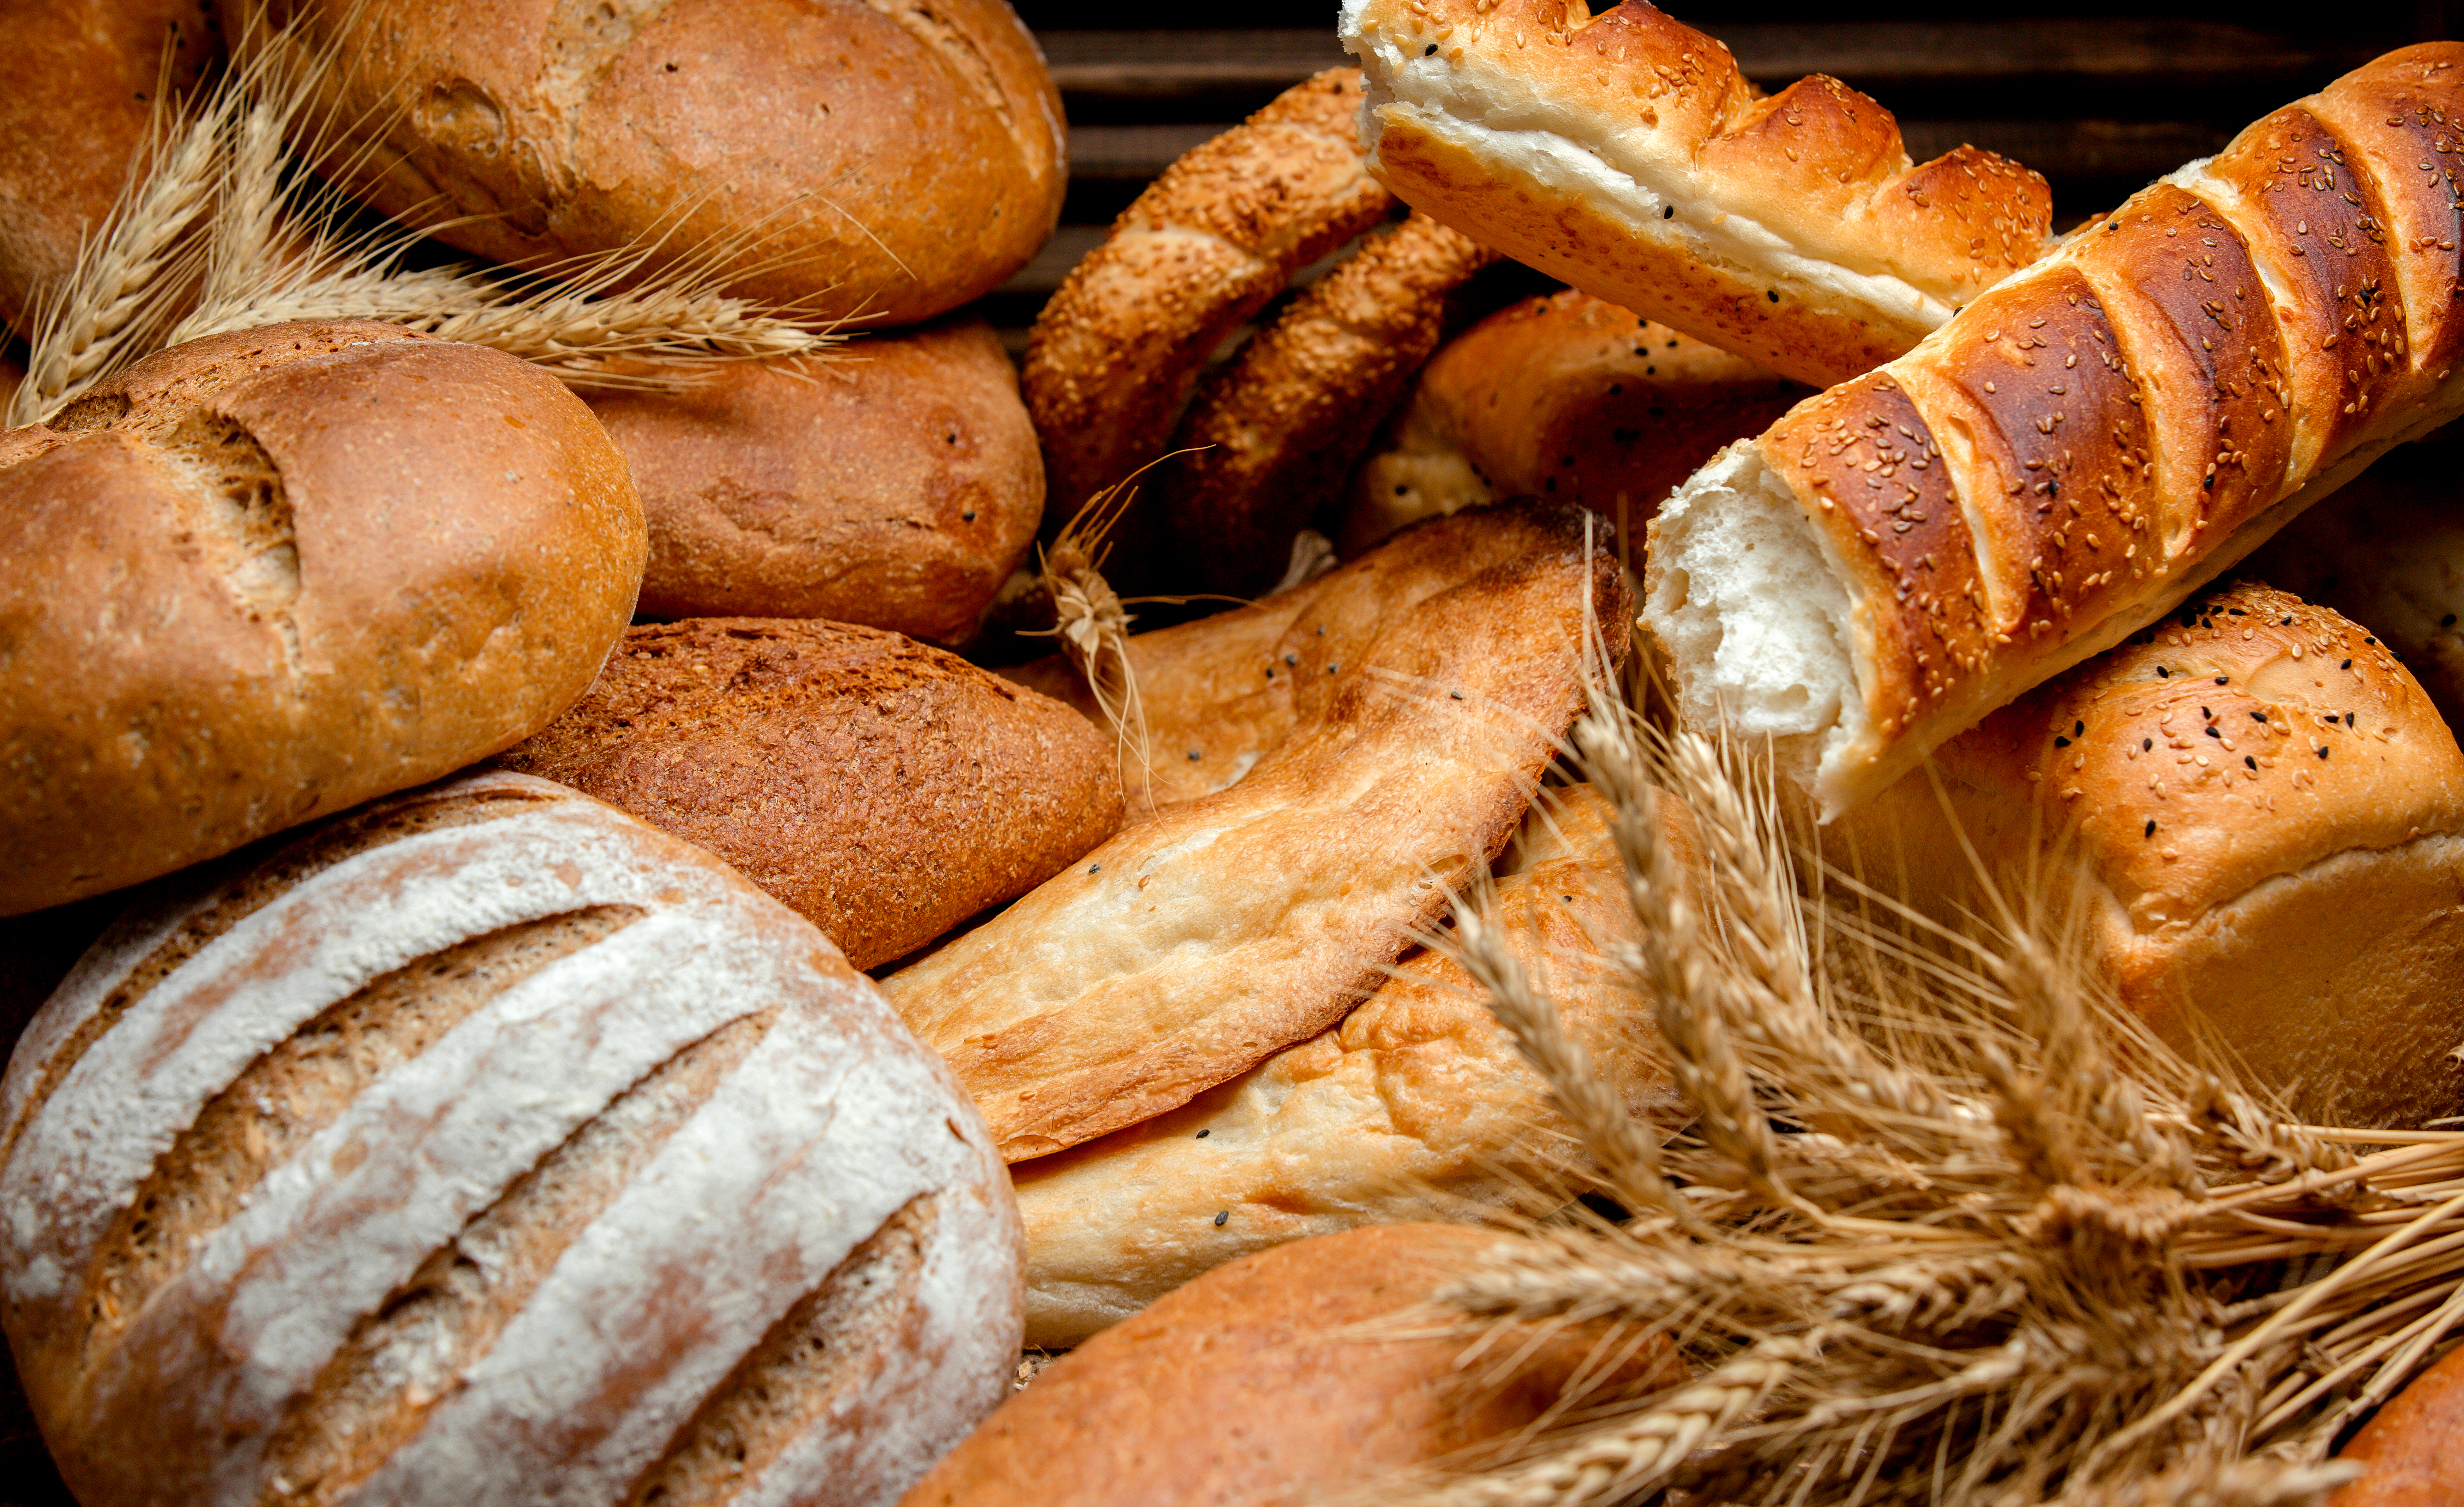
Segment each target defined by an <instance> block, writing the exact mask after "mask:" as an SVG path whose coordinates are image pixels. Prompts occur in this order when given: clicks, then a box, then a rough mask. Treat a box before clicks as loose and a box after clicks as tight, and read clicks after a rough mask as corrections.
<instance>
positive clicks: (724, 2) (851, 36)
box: [231, 0, 1068, 325]
mask: <svg viewBox="0 0 2464 1507" xmlns="http://www.w3.org/2000/svg"><path fill="white" fill-rule="evenodd" d="M264 9H265V11H266V13H267V17H268V19H270V20H271V21H272V22H273V23H274V24H277V25H278V24H281V23H283V22H285V21H294V20H296V22H297V25H298V27H299V28H300V30H299V32H298V35H299V37H300V38H301V40H302V41H303V42H304V43H305V44H306V45H307V46H309V47H311V48H327V49H330V50H332V52H333V53H334V55H337V56H339V57H341V58H342V59H344V60H345V62H346V64H347V66H345V67H342V68H340V69H337V70H334V71H333V74H332V77H331V79H330V81H328V82H326V84H325V86H324V87H323V88H322V90H321V92H320V94H319V98H318V99H317V100H314V101H312V106H313V107H312V108H309V109H307V110H304V111H302V112H300V113H299V116H298V118H297V125H298V127H299V134H298V136H297V140H298V142H299V144H301V145H302V146H303V147H306V146H309V145H314V146H315V147H316V148H317V149H318V150H319V152H320V153H322V154H323V157H322V165H323V166H325V167H326V169H327V170H328V171H332V172H336V173H338V174H339V175H341V177H343V178H344V179H345V181H347V182H349V183H350V184H351V186H352V187H353V188H354V189H355V190H356V191H357V192H358V193H359V194H360V195H361V196H362V197H363V198H365V199H366V200H367V201H368V203H369V204H370V205H371V206H373V207H374V208H376V209H377V210H379V211H382V212H384V213H385V214H388V215H392V216H394V217H396V218H399V219H403V220H405V221H406V222H407V223H412V224H416V225H419V226H422V227H426V228H432V233H433V234H434V235H435V236H436V237H437V238H438V239H439V240H443V241H445V242H447V243H449V244H451V245H454V246H458V247H461V248H462V249H463V250H465V251H470V252H475V253H477V254H478V255H482V256H486V257H488V258H490V259H492V260H495V261H503V262H515V263H529V264H532V265H539V264H543V263H553V262H556V261H558V260H560V259H562V258H567V257H573V256H587V255H592V254H595V253H602V252H622V253H625V254H627V255H639V256H640V257H641V258H642V262H641V265H642V268H643V273H644V275H646V276H649V275H656V274H659V273H662V272H686V273H703V274H707V273H708V272H709V271H711V270H713V268H714V264H715V266H716V268H717V269H718V270H720V271H722V272H724V273H725V274H726V277H725V281H726V286H727V288H728V290H729V291H730V292H733V293H737V294H741V295H743V296H746V297H748V298H754V299H763V300H766V301H769V302H773V303H779V304H787V305H792V306H794V307H795V308H796V309H797V310H799V311H800V312H801V313H803V314H806V315H809V316H811V317H812V318H814V319H816V320H833V319H860V320H863V321H867V322H871V323H879V324H883V325H892V324H911V323H914V322H916V321H920V320H926V319H930V318H932V317H933V316H935V315H936V314H940V313H943V312H945V311H947V310H950V309H954V308H957V306H958V305H960V304H962V303H966V302H968V301H970V300H971V299H976V298H979V297H980V296H982V295H984V294H986V293H989V292H991V291H992V290H993V289H995V288H997V287H999V286H1001V282H1002V281H1003V280H1005V279H1006V278H1007V277H1009V276H1010V274H1012V273H1014V272H1016V271H1017V270H1018V269H1019V268H1021V267H1023V266H1024V265H1025V264H1026V261H1027V259H1028V258H1029V257H1031V256H1033V255H1035V253H1036V250H1037V249H1038V248H1039V247H1041V246H1042V245H1043V244H1044V243H1045V240H1046V239H1048V238H1049V237H1050V236H1051V234H1052V228H1053V226H1054V225H1055V224H1057V223H1058V222H1059V219H1060V213H1061V199H1062V194H1063V192H1064V190H1065V189H1066V188H1067V180H1068V170H1067V163H1066V162H1065V161H1064V156H1065V150H1066V142H1065V138H1064V131H1063V126H1062V118H1061V98H1060V94H1059V92H1058V91H1057V90H1056V89H1055V88H1054V87H1053V83H1052V76H1051V74H1050V73H1049V72H1048V71H1047V70H1046V69H1045V64H1044V55H1043V53H1042V52H1041V51H1040V50H1039V49H1038V48H1037V47H1036V45H1035V39H1034V37H1033V36H1031V35H1029V34H1028V33H1027V30H1026V28H1025V27H1024V26H1023V24H1022V23H1021V22H1020V21H1019V19H1018V16H1017V13H1016V12H1015V11H1012V10H1011V9H1010V8H1009V7H1008V6H1007V5H1006V4H1003V3H1002V0H934V3H932V4H931V5H929V6H928V5H925V4H922V3H920V0H880V3H877V4H875V3H866V0H622V3H618V0H608V3H605V4H597V5H583V6H575V5H568V4H561V3H559V0H348V3H346V0H281V3H278V4H274V5H270V6H268V7H265V8H264ZM253 10H254V8H245V10H244V12H243V13H245V11H253ZM231 25H232V26H233V28H234V29H235V30H238V29H240V26H241V15H239V14H234V15H233V16H232V17H231ZM252 40H253V32H249V31H242V32H241V34H239V35H236V36H234V38H233V49H234V51H235V52H237V53H239V54H240V55H243V56H245V55H248V54H249V52H250V50H251V42H252ZM646 248H647V250H646ZM627 265H628V266H630V265H631V264H630V263H629V262H628V264H627Z"/></svg>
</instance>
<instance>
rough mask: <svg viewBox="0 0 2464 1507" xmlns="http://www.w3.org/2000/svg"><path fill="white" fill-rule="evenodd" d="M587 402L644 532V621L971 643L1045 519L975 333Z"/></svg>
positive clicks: (752, 366)
mask: <svg viewBox="0 0 2464 1507" xmlns="http://www.w3.org/2000/svg"><path fill="white" fill-rule="evenodd" d="M843 354H844V359H841V360H837V361H832V362H828V363H811V364H803V363H798V362H786V363H767V362H741V363H731V364H727V365H723V366H719V367H718V368H717V369H716V370H715V371H712V372H710V373H709V374H707V375H705V376H701V377H699V378H698V379H697V380H695V381H694V382H693V383H692V384H690V385H689V386H686V387H682V388H670V389H665V390H661V389H635V388H612V389H607V390H605V391H602V392H598V393H594V394H592V395H591V396H590V398H589V403H590V407H591V410H592V411H593V412H595V413H597V414H598V415H599V420H600V422H601V423H603V424H605V426H606V427H607V432H608V434H609V435H610V436H611V437H612V438H614V440H615V441H616V445H617V448H618V449H620V450H622V451H623V452H624V453H625V460H626V463H627V466H629V467H630V468H631V470H632V473H633V485H634V486H635V487H636V488H638V489H639V490H640V492H641V494H642V513H643V516H644V518H645V519H646V520H647V521H648V522H649V531H650V563H649V569H648V570H647V571H646V572H645V573H644V575H643V578H642V604H641V609H642V612H643V613H644V614H645V615H647V616H650V617H826V618H831V619H833V620H835V621H838V622H842V623H861V624H864V625H866V626H867V627H871V628H887V629H891V630H894V631H895V632H901V633H906V634H909V635H911V636H913V637H916V638H925V639H931V640H933V641H934V642H936V643H956V642H958V641H959V640H961V639H964V638H967V637H968V636H970V635H971V634H973V633H974V632H975V631H976V624H977V621H978V619H979V618H980V617H982V615H983V611H984V608H985V606H986V605H987V604H988V603H990V602H991V601H992V599H993V593H994V592H996V591H998V590H1000V589H1001V583H1002V582H1003V581H1005V580H1007V579H1008V577H1009V573H1010V572H1011V571H1012V570H1014V569H1016V568H1017V566H1018V565H1019V563H1020V562H1021V561H1022V560H1023V559H1024V558H1025V556H1026V549H1027V545H1028V544H1030V543H1033V542H1034V539H1035V525H1036V523H1037V521H1039V520H1041V519H1042V518H1043V516H1044V464H1043V461H1042V459H1041V458H1040V457H1039V456H1038V455H1037V454H1036V448H1035V426H1034V424H1033V423H1031V422H1030V421H1029V420H1028V418H1027V416H1026V406H1025V405H1024V404H1023V403H1022V402H1021V401H1020V400H1019V395H1018V373H1017V371H1016V370H1015V369H1013V368H1012V367H1011V366H1010V364H1009V357H1008V356H1007V355H1005V354H1003V353H1002V351H1001V339H1000V337H998V336H996V335H995V334H994V333H993V331H992V326H990V325H988V324H986V323H984V322H983V321H981V320H962V321H951V322H945V323H935V324H933V325H928V326H926V327H924V328H922V329H917V330H903V331H896V332H886V333H883V334H878V335H868V336H866V337H865V338H864V339H862V340H861V341H858V342H855V343H853V344H849V345H848V346H847V347H846V349H845V351H844V353H843Z"/></svg>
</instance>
